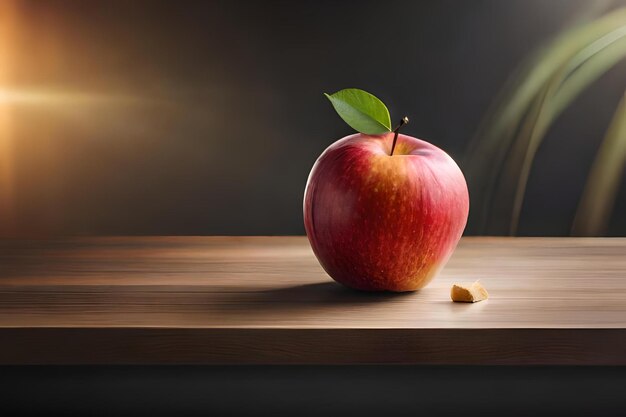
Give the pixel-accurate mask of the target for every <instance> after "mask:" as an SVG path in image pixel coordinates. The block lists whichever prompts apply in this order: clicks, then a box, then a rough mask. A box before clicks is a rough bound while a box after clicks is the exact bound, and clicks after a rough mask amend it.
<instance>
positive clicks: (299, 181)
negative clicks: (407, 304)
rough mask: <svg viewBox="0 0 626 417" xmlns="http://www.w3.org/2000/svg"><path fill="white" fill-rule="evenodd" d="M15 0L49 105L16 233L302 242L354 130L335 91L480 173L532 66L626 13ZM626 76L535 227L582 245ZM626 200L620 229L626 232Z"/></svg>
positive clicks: (18, 148) (541, 156)
mask: <svg viewBox="0 0 626 417" xmlns="http://www.w3.org/2000/svg"><path fill="white" fill-rule="evenodd" d="M16 4H17V5H16V7H15V8H14V16H15V21H16V22H17V23H16V25H15V27H16V30H15V34H14V35H15V36H14V37H13V40H12V42H13V43H12V45H13V52H12V60H13V67H12V71H11V72H10V73H9V75H7V76H6V80H5V84H7V82H8V84H9V85H10V86H11V87H12V88H17V89H24V90H28V89H31V90H32V89H40V90H45V91H46V92H48V93H49V97H48V99H46V100H47V101H46V100H43V101H45V103H44V104H45V105H41V103H38V104H37V103H35V104H32V103H31V104H32V105H31V104H29V103H28V102H26V103H18V104H16V105H14V106H12V107H11V109H10V112H11V113H10V114H11V126H12V128H11V130H10V132H9V131H6V130H5V136H7V135H8V136H7V138H8V139H6V140H9V141H11V144H12V145H11V149H12V150H11V154H10V162H11V172H12V175H11V187H10V190H5V194H4V198H5V202H7V201H8V202H9V203H6V204H5V206H6V209H7V210H8V213H9V214H8V215H5V218H4V224H3V225H2V228H0V233H1V234H4V235H31V234H37V235H38V234H49V235H71V234H220V235H230V234H268V235H280V234H303V233H304V228H303V225H302V195H303V191H304V185H305V183H306V179H307V175H308V172H309V170H310V169H311V166H312V165H313V162H314V161H315V159H316V158H317V156H319V154H320V153H321V152H322V151H323V150H324V148H325V147H326V146H328V145H330V144H331V143H332V142H333V141H335V140H337V139H339V138H341V137H342V136H344V135H347V134H350V133H351V130H350V128H349V127H348V126H347V125H345V124H344V123H343V122H342V121H341V120H340V119H339V117H338V116H337V115H336V114H335V113H334V111H333V110H332V108H331V106H330V104H329V103H328V102H327V100H326V99H325V98H324V97H323V95H322V93H323V92H334V91H336V90H339V89H342V88H346V87H359V88H363V89H365V90H368V91H370V92H372V93H374V94H376V95H377V96H378V97H380V98H381V99H382V100H383V101H384V102H385V103H386V104H387V105H388V106H389V108H390V111H391V114H392V117H395V118H396V119H398V118H399V117H401V116H403V115H408V116H410V117H411V120H412V123H411V124H410V125H409V126H407V128H406V131H405V133H407V134H410V135H413V136H417V137H420V138H423V139H426V140H428V141H430V142H432V143H434V144H436V145H437V146H439V147H441V148H443V149H444V150H446V151H447V152H448V153H450V154H451V155H452V156H453V157H454V158H455V159H456V160H457V161H458V162H459V164H460V165H461V166H462V167H463V157H464V152H465V149H466V146H467V143H468V141H469V140H470V139H471V137H472V136H473V135H474V133H475V131H476V129H477V127H478V124H479V122H480V120H481V118H482V116H483V115H484V114H485V112H486V110H487V107H488V106H489V104H490V103H491V101H492V100H493V99H494V97H495V95H496V94H497V92H498V91H499V90H500V89H501V88H502V86H503V84H504V83H505V81H506V80H507V79H508V78H509V76H510V75H511V73H512V72H513V71H514V70H515V68H517V66H518V65H519V64H520V63H521V62H522V60H523V59H524V58H525V57H527V56H528V55H529V54H530V53H531V52H532V51H534V50H535V49H536V48H537V47H539V46H541V45H542V44H543V43H545V42H546V41H548V40H549V39H551V37H552V36H554V35H555V34H557V33H559V32H560V31H561V30H562V29H563V28H565V27H567V26H569V25H571V24H573V23H574V22H576V21H580V20H581V19H585V18H586V17H588V16H593V15H599V14H602V13H603V12H604V11H606V10H609V9H611V8H615V7H618V6H620V5H622V6H623V5H624V4H625V2H622V1H613V2H611V1H604V2H603V1H588V0H548V1H546V0H506V1H500V0H492V1H483V0H471V1H460V0H459V1H441V0H432V1H411V2H398V1H384V2H383V1H358V2H357V1H345V2H337V1H314V2H313V1H311V2H304V1H303V2H300V1H258V2H243V1H177V2H172V1H155V0H150V1H133V2H126V1H113V2H109V1H106V2H104V1H81V2H76V1H55V0H48V1H45V2H41V1H21V2H17V3H16ZM624 70H626V65H625V64H624V63H621V64H620V65H618V66H616V67H615V68H613V69H612V70H611V71H610V72H609V73H607V74H606V75H605V76H604V77H602V79H600V80H599V81H598V82H597V83H596V84H594V85H593V86H592V88H590V89H589V90H587V91H586V92H585V93H584V94H583V95H582V96H581V97H580V98H579V99H578V100H577V101H576V103H575V104H574V105H573V107H571V108H570V109H568V111H567V112H566V113H565V114H564V115H563V117H561V118H560V119H559V120H558V121H557V123H556V125H555V126H554V127H553V128H552V129H551V131H550V133H549V135H548V137H547V139H546V141H545V142H544V144H543V145H542V147H541V149H540V150H539V153H538V155H537V159H536V161H535V165H534V168H533V172H532V174H531V178H530V181H529V185H528V191H527V198H526V201H525V205H524V208H523V212H522V216H521V224H520V229H519V234H522V235H566V234H568V232H569V228H570V225H571V221H572V218H573V215H574V210H575V208H576V204H577V202H578V199H579V198H580V193H581V191H582V187H583V184H584V180H585V178H586V175H587V171H588V168H589V165H590V163H591V160H592V159H591V158H592V156H593V152H594V151H595V149H596V147H597V146H598V144H599V141H600V140H601V138H602V136H603V134H604V132H605V130H606V127H607V125H608V123H609V120H610V119H611V117H612V114H613V112H614V109H615V107H616V105H617V102H618V101H619V99H620V97H621V96H622V94H623V92H624V89H625V88H626V77H624ZM9 133H10V135H9ZM5 159H6V158H5ZM485 163H489V161H485ZM624 183H626V181H625V182H623V184H624ZM625 188H626V187H624V186H622V191H621V193H620V196H619V198H618V202H617V206H616V208H615V212H614V213H615V214H614V216H613V217H614V219H613V220H612V223H611V227H610V234H612V235H626V219H625V218H624V216H622V215H621V213H624V211H625V210H626V190H625ZM470 226H471V225H470ZM470 230H471V229H470Z"/></svg>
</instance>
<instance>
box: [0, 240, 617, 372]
mask: <svg viewBox="0 0 626 417" xmlns="http://www.w3.org/2000/svg"><path fill="white" fill-rule="evenodd" d="M476 279H480V280H481V282H482V283H483V285H484V286H485V287H486V288H487V289H488V290H489V292H490V296H491V298H490V299H489V300H487V301H484V302H481V303H477V304H456V303H452V302H450V299H449V290H450V286H451V284H452V283H453V282H456V281H474V280H476ZM108 363H110V364H118V363H119V364H122V363H123V364H130V363H133V364H143V363H146V364H147V363H150V364H159V363H168V364H171V363H207V364H296V363H297V364H354V363H398V364H594V365H618V364H619V365H626V239H618V238H604V239H599V238H596V239H594V238H464V239H462V241H461V244H460V246H459V248H458V249H457V251H456V252H455V254H454V256H453V258H452V259H451V260H450V262H449V264H448V266H447V267H446V268H445V269H444V271H443V272H442V273H441V275H440V276H439V277H437V278H436V279H435V281H434V282H433V283H431V285H429V286H428V287H427V288H425V289H424V290H422V291H420V292H417V293H409V294H369V293H360V292H355V291H352V290H349V289H346V288H343V287H341V286H340V285H338V284H335V283H334V282H333V281H332V280H330V278H329V277H328V276H327V275H326V274H325V273H324V271H323V270H322V269H321V268H320V266H319V264H318V263H317V261H316V259H315V257H314V256H313V254H312V252H311V250H310V247H309V245H308V242H307V241H306V238H304V237H98V238H72V239H56V240H3V241H0V364H108Z"/></svg>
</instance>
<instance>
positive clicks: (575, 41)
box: [465, 8, 626, 234]
mask: <svg viewBox="0 0 626 417" xmlns="http://www.w3.org/2000/svg"><path fill="white" fill-rule="evenodd" d="M625 28H626V8H621V9H618V10H615V11H613V12H611V13H609V14H607V15H605V16H602V17H601V18H599V19H596V20H594V21H592V22H588V23H585V24H581V25H578V26H576V27H574V28H573V29H570V30H567V31H566V32H564V33H562V34H561V35H560V36H558V37H557V38H556V39H555V40H554V41H553V42H551V43H550V44H549V45H547V46H546V47H544V48H542V49H541V50H540V51H538V52H537V53H536V54H534V55H533V56H532V57H531V59H529V60H528V61H527V62H526V63H525V65H524V66H523V67H522V68H521V69H520V70H519V71H518V72H517V74H516V75H515V76H514V78H512V79H511V80H510V81H509V82H508V84H507V86H506V88H505V89H504V90H503V91H502V92H501V94H500V95H499V96H498V98H497V99H496V100H495V101H494V103H493V105H492V107H491V108H490V110H489V111H488V113H487V117H486V118H485V119H484V121H483V123H482V124H481V126H480V127H479V129H478V132H477V134H476V136H475V139H474V140H473V142H472V143H471V144H470V146H469V148H468V153H467V159H466V166H465V170H466V172H467V177H468V180H469V185H470V195H471V196H472V204H473V206H474V210H473V216H472V214H471V213H470V224H472V225H473V227H474V228H475V230H474V232H478V233H487V234H507V233H508V234H515V233H516V232H517V225H518V222H519V217H520V212H521V207H522V203H523V200H524V195H525V189H526V183H527V179H528V175H529V173H530V170H531V168H532V165H533V159H534V156H535V154H536V152H537V149H538V148H539V146H540V145H541V143H542V141H543V138H544V136H545V135H546V133H547V131H548V130H549V128H550V126H551V125H552V124H553V122H554V121H555V120H556V119H557V118H558V117H559V115H560V114H561V113H562V112H563V111H564V110H565V109H566V108H567V106H569V104H570V103H571V102H572V101H574V100H575V99H576V98H577V96H578V95H579V94H580V93H581V92H582V91H583V90H584V89H586V88H587V87H589V86H590V85H591V84H592V83H593V81H595V80H596V79H598V78H599V77H600V76H601V75H602V74H604V73H605V72H606V71H607V70H608V69H610V68H611V67H612V66H613V65H615V64H616V63H617V62H619V61H620V60H621V59H623V57H624V56H625V55H626V42H625V41H626V37H625V35H626V29H625ZM485 161H489V163H485Z"/></svg>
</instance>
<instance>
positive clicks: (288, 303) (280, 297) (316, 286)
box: [220, 281, 416, 315]
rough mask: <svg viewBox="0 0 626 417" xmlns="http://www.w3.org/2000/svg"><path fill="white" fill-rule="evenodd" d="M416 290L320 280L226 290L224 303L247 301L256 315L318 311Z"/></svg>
mask: <svg viewBox="0 0 626 417" xmlns="http://www.w3.org/2000/svg"><path fill="white" fill-rule="evenodd" d="M415 295H416V293H410V292H404V293H394V292H367V291H359V290H354V289H351V288H348V287H345V286H343V285H341V284H338V283H336V282H332V281H330V282H319V283H311V284H302V285H293V286H288V287H281V288H275V289H269V290H259V291H254V292H247V293H236V294H234V293H224V294H222V297H221V299H222V301H225V302H226V303H220V305H223V306H228V305H232V304H231V303H229V302H228V301H233V302H236V303H238V304H241V303H243V304H245V305H246V306H248V307H249V308H250V310H254V311H255V312H256V314H259V315H263V314H264V313H277V312H281V311H284V312H291V313H297V312H302V311H308V312H314V311H316V310H323V309H327V308H335V307H340V306H346V307H354V306H359V305H367V304H379V303H385V302H391V301H394V300H398V299H401V298H404V297H410V296H415Z"/></svg>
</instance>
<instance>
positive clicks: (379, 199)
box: [304, 133, 469, 291]
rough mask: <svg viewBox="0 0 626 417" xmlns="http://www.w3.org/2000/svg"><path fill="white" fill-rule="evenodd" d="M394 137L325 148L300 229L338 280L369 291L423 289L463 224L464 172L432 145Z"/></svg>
mask: <svg viewBox="0 0 626 417" xmlns="http://www.w3.org/2000/svg"><path fill="white" fill-rule="evenodd" d="M393 136H394V135H393V133H388V134H385V135H381V136H370V135H365V134H356V135H351V136H347V137H345V138H343V139H341V140H339V141H337V142H335V143H334V144H332V145H331V146H330V147H328V148H327V149H326V150H325V151H324V153H322V155H321V156H320V157H319V158H318V160H317V161H316V162H315V165H314V166H313V169H312V170H311V174H310V175H309V179H308V182H307V185H306V190H305V194H304V226H305V228H306V233H307V236H308V237H309V241H310V242H311V246H312V248H313V252H314V253H315V255H316V256H317V259H318V260H319V262H320V264H321V265H322V267H323V268H324V269H325V270H326V272H327V273H328V274H329V275H330V276H331V277H332V278H333V279H334V280H335V281H337V282H340V283H341V284H344V285H346V286H348V287H352V288H356V289H359V290H366V291H414V290H418V289H420V288H423V287H424V286H426V285H427V284H428V283H429V282H430V281H431V280H432V279H433V278H434V277H435V275H437V273H438V272H439V271H440V270H441V269H442V268H443V266H444V265H445V264H446V262H447V261H448V258H449V257H450V255H452V252H453V251H454V248H455V247H456V245H457V243H458V241H459V239H460V237H461V235H462V234H463V229H464V228H465V224H466V222H467V215H468V211H469V196H468V192H467V184H466V182H465V178H464V177H463V173H462V172H461V170H460V169H459V167H458V166H457V164H456V163H455V162H454V160H453V159H452V158H451V157H450V156H448V154H446V153H445V152H444V151H442V150H441V149H439V148H437V147H436V146H434V145H432V144H430V143H428V142H424V141H423V140H419V139H416V138H413V137H411V136H406V135H399V136H398V139H397V144H396V147H395V149H394V152H393V155H390V151H391V147H392V141H393Z"/></svg>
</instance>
